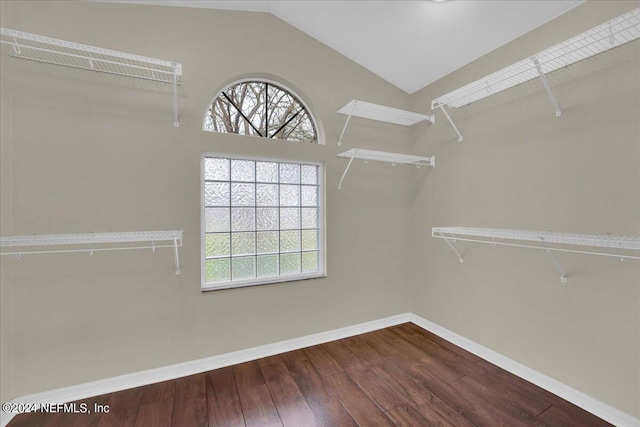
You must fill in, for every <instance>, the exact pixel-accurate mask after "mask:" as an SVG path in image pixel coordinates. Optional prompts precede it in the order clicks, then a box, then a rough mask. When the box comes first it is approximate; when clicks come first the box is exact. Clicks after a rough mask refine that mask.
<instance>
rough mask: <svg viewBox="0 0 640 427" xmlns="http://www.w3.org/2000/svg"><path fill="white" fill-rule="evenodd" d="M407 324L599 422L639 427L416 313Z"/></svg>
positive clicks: (616, 411)
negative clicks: (570, 405)
mask: <svg viewBox="0 0 640 427" xmlns="http://www.w3.org/2000/svg"><path fill="white" fill-rule="evenodd" d="M409 316H410V319H411V323H414V324H416V325H418V326H420V327H421V328H423V329H426V330H427V331H429V332H432V333H434V334H436V335H438V336H439V337H441V338H444V339H445V340H447V341H449V342H450V343H452V344H455V345H457V346H458V347H462V348H464V349H465V350H467V351H469V352H471V353H473V354H475V355H476V356H478V357H481V358H483V359H485V360H486V361H488V362H491V363H493V364H494V365H497V366H499V367H501V368H502V369H504V370H506V371H509V372H510V373H512V374H514V375H517V376H518V377H520V378H523V379H525V380H527V381H529V382H530V383H533V384H535V385H537V386H538V387H541V388H543V389H545V390H547V391H549V392H551V393H553V394H555V395H557V396H560V397H561V398H563V399H565V400H567V401H569V402H571V403H573V404H574V405H576V406H579V407H580V408H582V409H584V410H585V411H588V412H590V413H592V414H594V415H595V416H597V417H600V418H602V419H603V420H605V421H607V422H610V423H611V424H613V425H615V426H618V427H639V426H640V420H639V419H638V418H635V417H633V416H632V415H629V414H627V413H626V412H622V411H621V410H619V409H616V408H614V407H613V406H610V405H607V404H606V403H604V402H601V401H599V400H597V399H594V398H593V397H591V396H588V395H586V394H584V393H582V392H581V391H578V390H576V389H574V388H572V387H569V386H568V385H566V384H563V383H561V382H560V381H557V380H555V379H553V378H551V377H548V376H546V375H544V374H542V373H540V372H538V371H536V370H534V369H531V368H529V367H528V366H525V365H523V364H521V363H518V362H516V361H515V360H513V359H510V358H508V357H506V356H503V355H502V354H500V353H497V352H495V351H493V350H491V349H489V348H487V347H485V346H483V345H480V344H478V343H476V342H475V341H471V340H470V339H468V338H465V337H463V336H462V335H458V334H456V333H455V332H453V331H450V330H448V329H446V328H444V327H442V326H440V325H437V324H435V323H433V322H430V321H429V320H427V319H425V318H422V317H420V316H418V315H416V314H413V313H410V315H409Z"/></svg>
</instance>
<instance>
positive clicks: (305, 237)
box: [302, 230, 318, 251]
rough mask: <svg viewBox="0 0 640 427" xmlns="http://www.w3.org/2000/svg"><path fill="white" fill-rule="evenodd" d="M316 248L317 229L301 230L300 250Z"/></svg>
mask: <svg viewBox="0 0 640 427" xmlns="http://www.w3.org/2000/svg"><path fill="white" fill-rule="evenodd" d="M316 249H318V230H302V250H303V251H313V250H316Z"/></svg>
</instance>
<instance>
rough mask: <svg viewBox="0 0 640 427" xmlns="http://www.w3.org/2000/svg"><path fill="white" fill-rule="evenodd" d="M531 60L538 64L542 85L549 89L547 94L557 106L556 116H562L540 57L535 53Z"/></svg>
mask: <svg viewBox="0 0 640 427" xmlns="http://www.w3.org/2000/svg"><path fill="white" fill-rule="evenodd" d="M531 60H532V61H533V64H534V65H535V66H536V70H537V71H538V74H539V75H540V80H542V85H543V86H544V89H545V90H546V91H547V95H549V98H550V99H551V102H552V103H553V106H554V107H555V108H556V117H560V116H561V115H562V110H561V109H560V105H559V104H558V100H556V97H555V96H554V95H553V92H552V91H551V86H549V81H548V80H547V76H546V75H545V74H544V72H542V67H540V61H538V57H537V56H535V55H534V56H532V57H531Z"/></svg>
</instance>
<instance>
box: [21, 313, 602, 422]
mask: <svg viewBox="0 0 640 427" xmlns="http://www.w3.org/2000/svg"><path fill="white" fill-rule="evenodd" d="M76 403H86V404H87V405H88V407H89V409H93V407H94V406H93V405H94V403H97V404H100V405H108V406H109V412H108V413H95V412H94V413H91V414H73V413H53V414H46V413H39V412H38V413H31V414H21V415H18V416H17V417H15V418H14V419H13V420H12V421H11V423H10V424H9V427H33V426H37V427H68V426H71V427H111V426H113V427H116V426H117V427H123V426H129V427H143V426H144V427H218V426H225V427H226V426H246V427H251V426H259V427H264V426H292V427H305V426H352V427H355V426H361V427H375V426H419V427H423V426H455V427H458V426H463V427H464V426H491V427H494V426H509V427H511V426H562V427H569V426H608V425H610V424H608V423H606V422H604V421H603V420H601V419H599V418H597V417H595V416H594V415H592V414H590V413H588V412H586V411H584V410H582V409H580V408H578V407H577V406H574V405H572V404H571V403H569V402H567V401H565V400H562V399H560V398H559V397H557V396H555V395H553V394H551V393H549V392H547V391H545V390H542V389H541V388H539V387H536V386H535V385H533V384H531V383H529V382H527V381H525V380H523V379H521V378H519V377H516V376H514V375H512V374H510V373H508V372H506V371H504V370H502V369H501V368H499V367H497V366H494V365H492V364H491V363H489V362H487V361H485V360H482V359H480V358H478V357H477V356H475V355H473V354H471V353H469V352H467V351H465V350H463V349H461V348H459V347H456V346H455V345H453V344H451V343H449V342H447V341H445V340H443V339H442V338H440V337H437V336H435V335H433V334H431V333H430V332H427V331H425V330H423V329H421V328H420V327H418V326H416V325H413V324H411V323H405V324H403V325H399V326H394V327H391V328H386V329H381V330H379V331H375V332H369V333H366V334H362V335H358V336H355V337H351V338H347V339H343V340H338V341H333V342H330V343H326V344H322V345H317V346H313V347H308V348H304V349H301V350H295V351H291V352H288V353H284V354H281V355H276V356H271V357H267V358H264V359H260V360H255V361H252V362H247V363H242V364H239V365H235V366H230V367H226V368H221V369H216V370H214V371H209V372H205V373H202V374H197V375H192V376H189V377H185V378H179V379H177V380H172V381H165V382H161V383H157V384H151V385H148V386H144V387H138V388H135V389H131V390H124V391H120V392H116V393H112V394H110V395H104V396H98V397H95V398H90V399H83V400H82V401H79V402H76Z"/></svg>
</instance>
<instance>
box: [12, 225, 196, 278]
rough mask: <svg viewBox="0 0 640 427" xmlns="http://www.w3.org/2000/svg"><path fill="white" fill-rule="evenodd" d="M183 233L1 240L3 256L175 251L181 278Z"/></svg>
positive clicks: (86, 235) (159, 232)
mask: <svg viewBox="0 0 640 427" xmlns="http://www.w3.org/2000/svg"><path fill="white" fill-rule="evenodd" d="M182 233H183V231H182V230H168V231H134V232H114V233H78V234H40V235H37V234H36V235H26V236H6V237H0V255H12V256H14V257H16V258H18V259H19V258H20V257H21V256H22V255H31V254H50V253H70V252H88V253H89V254H93V252H100V251H117V250H131V249H151V250H153V251H155V250H156V249H158V248H173V249H174V256H175V264H176V274H180V262H179V258H178V248H179V247H181V246H182Z"/></svg>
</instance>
